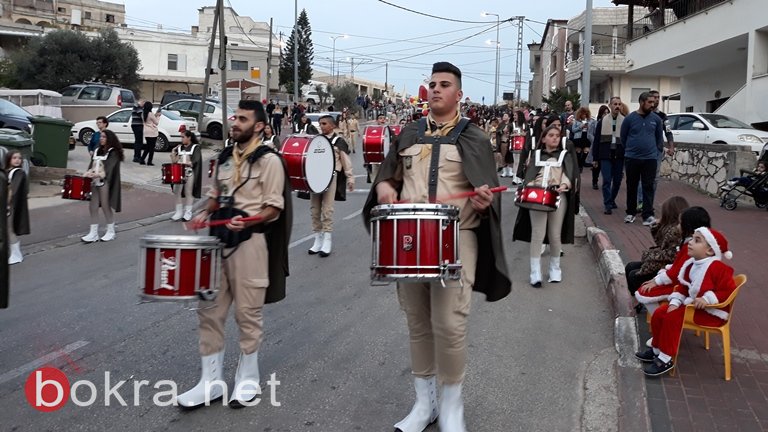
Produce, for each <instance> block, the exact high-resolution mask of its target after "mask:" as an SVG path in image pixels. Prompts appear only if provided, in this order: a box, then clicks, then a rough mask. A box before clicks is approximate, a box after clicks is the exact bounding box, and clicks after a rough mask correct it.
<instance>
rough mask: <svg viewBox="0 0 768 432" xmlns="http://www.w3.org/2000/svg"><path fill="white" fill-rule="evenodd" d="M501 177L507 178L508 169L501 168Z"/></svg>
mask: <svg viewBox="0 0 768 432" xmlns="http://www.w3.org/2000/svg"><path fill="white" fill-rule="evenodd" d="M499 175H500V176H501V177H506V176H507V167H502V168H501V174H499Z"/></svg>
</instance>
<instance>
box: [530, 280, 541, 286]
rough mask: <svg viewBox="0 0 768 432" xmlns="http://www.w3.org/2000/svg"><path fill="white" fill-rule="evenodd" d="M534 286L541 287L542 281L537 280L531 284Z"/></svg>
mask: <svg viewBox="0 0 768 432" xmlns="http://www.w3.org/2000/svg"><path fill="white" fill-rule="evenodd" d="M531 286H532V287H534V288H541V281H538V282H536V283H535V284H531Z"/></svg>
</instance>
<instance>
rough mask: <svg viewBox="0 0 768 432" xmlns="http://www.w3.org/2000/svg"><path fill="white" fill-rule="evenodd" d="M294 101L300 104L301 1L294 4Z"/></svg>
mask: <svg viewBox="0 0 768 432" xmlns="http://www.w3.org/2000/svg"><path fill="white" fill-rule="evenodd" d="M293 101H294V102H296V103H298V102H299V0H294V2H293Z"/></svg>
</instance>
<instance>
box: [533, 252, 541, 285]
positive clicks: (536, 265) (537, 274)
mask: <svg viewBox="0 0 768 432" xmlns="http://www.w3.org/2000/svg"><path fill="white" fill-rule="evenodd" d="M531 285H532V286H533V287H535V288H541V258H531Z"/></svg>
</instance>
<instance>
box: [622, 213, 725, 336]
mask: <svg viewBox="0 0 768 432" xmlns="http://www.w3.org/2000/svg"><path fill="white" fill-rule="evenodd" d="M710 226H711V225H710V218H709V213H707V211H706V210H705V209H704V208H702V207H689V208H687V209H685V211H683V213H681V214H680V233H681V234H682V238H683V241H682V242H681V243H680V246H679V247H678V249H677V254H676V255H675V260H674V261H673V262H672V264H669V265H667V266H666V267H665V268H663V269H661V270H659V272H658V274H656V276H655V277H654V278H653V279H651V280H649V281H646V282H645V283H644V284H642V285H641V286H640V289H638V290H637V291H636V292H635V298H636V299H637V301H638V302H639V303H640V304H643V305H645V308H646V309H648V313H649V314H651V315H653V313H654V312H655V311H656V309H657V308H658V307H659V302H663V301H668V300H669V295H670V294H672V291H673V290H674V288H675V285H678V284H679V283H680V281H679V280H678V275H680V269H681V268H682V267H683V264H685V262H686V261H688V259H689V258H690V256H688V242H690V241H691V237H692V236H693V233H694V231H695V230H696V229H697V228H700V227H707V228H709V227H710ZM648 346H650V345H648Z"/></svg>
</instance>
